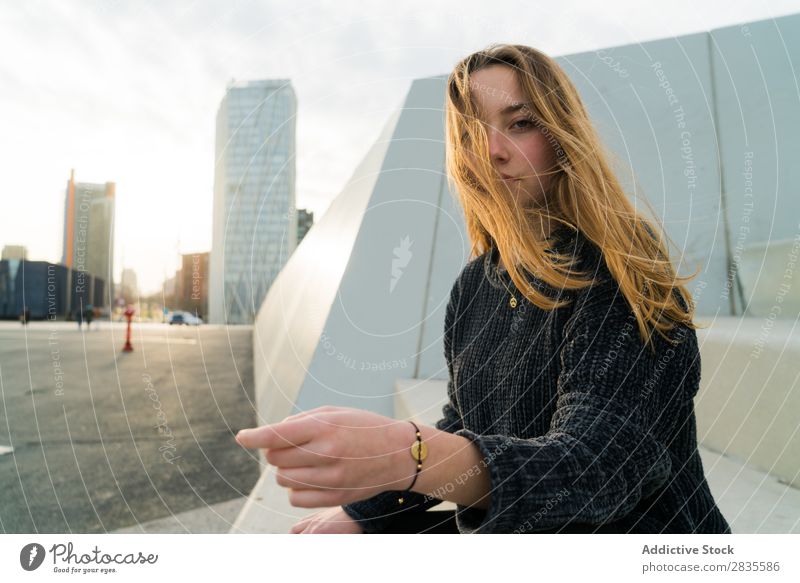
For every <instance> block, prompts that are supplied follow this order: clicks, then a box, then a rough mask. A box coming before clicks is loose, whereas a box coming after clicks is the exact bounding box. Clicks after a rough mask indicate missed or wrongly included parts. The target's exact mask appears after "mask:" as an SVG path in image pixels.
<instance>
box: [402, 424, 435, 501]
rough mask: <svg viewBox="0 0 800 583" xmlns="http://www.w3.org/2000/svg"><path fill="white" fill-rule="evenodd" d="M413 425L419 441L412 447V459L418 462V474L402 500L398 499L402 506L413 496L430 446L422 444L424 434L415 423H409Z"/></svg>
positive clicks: (403, 494)
mask: <svg viewBox="0 0 800 583" xmlns="http://www.w3.org/2000/svg"><path fill="white" fill-rule="evenodd" d="M409 423H411V425H413V426H414V429H415V430H416V431H417V440H416V441H415V442H414V443H413V444H412V445H411V457H412V458H414V461H416V462H417V473H416V474H414V479H413V480H412V482H411V485H410V486H409V487H408V488H406V490H405V491H404V492H403V493H402V494H401V495H400V498H398V499H397V503H398V504H402V503H403V502H404V501H405V497H406V496H408V495H409V494H411V488H413V487H414V484H416V483H417V476H419V472H420V470H422V460H424V459H425V458H426V457H427V456H428V446H427V445H425V444H424V443H422V434H421V433H420V432H419V427H417V424H416V423H414V422H413V421H409Z"/></svg>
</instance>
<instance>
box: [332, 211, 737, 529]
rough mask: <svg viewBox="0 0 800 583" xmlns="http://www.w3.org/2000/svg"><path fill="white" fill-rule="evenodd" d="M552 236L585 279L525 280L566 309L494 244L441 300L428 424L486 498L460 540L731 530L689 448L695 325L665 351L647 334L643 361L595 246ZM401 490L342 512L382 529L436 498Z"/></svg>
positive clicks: (466, 521) (628, 315) (577, 237)
mask: <svg viewBox="0 0 800 583" xmlns="http://www.w3.org/2000/svg"><path fill="white" fill-rule="evenodd" d="M554 237H555V239H556V243H555V247H556V248H557V249H558V250H560V251H562V252H566V253H569V254H570V255H574V256H575V257H578V258H580V264H579V267H580V268H581V269H589V272H590V273H592V274H594V283H593V284H592V286H590V287H588V288H586V289H584V290H579V291H576V292H570V291H567V290H563V291H562V290H555V289H553V288H551V287H549V286H547V285H546V284H545V283H544V282H542V281H540V280H538V279H536V278H534V277H533V276H530V275H529V276H528V279H529V280H530V281H531V282H532V283H533V284H534V285H537V286H538V287H539V289H541V290H543V291H545V292H547V293H550V294H551V295H552V296H553V297H556V296H560V297H562V298H564V297H568V298H571V299H573V302H572V303H571V304H570V305H569V306H567V307H564V308H560V309H557V310H553V311H550V312H548V311H545V310H542V309H540V308H538V307H536V306H535V305H533V304H532V303H531V302H529V301H528V300H527V299H525V298H524V296H523V295H522V294H521V293H519V292H518V291H517V290H516V288H515V287H514V284H513V283H512V281H511V277H510V276H509V275H508V273H507V272H506V271H505V270H502V271H501V270H499V269H498V265H497V264H498V256H499V254H498V252H497V248H496V247H495V246H492V248H491V249H490V250H489V251H487V252H486V253H484V254H483V255H481V256H480V257H478V258H476V259H473V260H472V261H470V262H469V263H468V264H467V265H466V266H465V267H464V269H463V270H462V272H461V273H460V274H459V276H458V278H457V280H456V282H455V284H454V285H453V288H452V291H451V294H450V300H449V303H448V306H447V311H446V316H445V330H444V349H445V359H446V361H447V366H448V372H449V382H448V397H449V402H448V403H447V404H446V405H445V406H444V407H443V412H442V413H443V416H442V419H440V420H439V421H438V422H437V423H436V427H437V428H438V429H440V430H443V431H448V432H451V433H454V434H456V435H460V436H463V437H466V438H468V439H469V440H471V441H472V442H473V443H474V445H475V446H477V447H478V448H479V450H480V452H481V453H482V455H483V457H484V462H485V464H486V466H485V468H483V469H482V471H488V472H489V476H490V478H491V489H492V490H491V504H490V507H489V508H488V510H484V509H478V508H468V507H465V506H461V505H459V506H458V512H457V514H456V521H457V524H458V529H459V531H460V532H461V533H463V534H468V533H512V532H524V533H534V532H550V533H558V532H564V533H575V532H586V533H591V532H608V533H628V532H630V533H729V532H730V527H729V525H728V523H727V521H726V520H725V518H724V517H723V516H722V514H721V513H720V511H719V509H718V508H717V505H716V503H715V501H714V499H713V497H712V495H711V492H710V490H709V488H708V484H707V482H706V479H705V476H704V471H703V466H702V463H701V460H700V456H699V453H698V451H697V436H696V423H695V416H694V403H693V398H694V396H695V395H696V393H697V390H698V386H699V382H700V353H699V350H698V346H697V336H696V334H695V332H694V330H692V329H690V328H688V327H686V326H683V325H682V326H680V327H678V328H675V329H673V331H672V338H675V339H679V340H681V342H680V344H678V345H676V346H672V345H671V344H669V343H667V342H666V340H664V339H663V338H661V336H659V335H658V334H655V335H654V339H655V343H656V353H655V354H653V353H652V352H651V350H650V348H649V347H647V346H645V344H644V341H643V340H642V338H641V336H640V334H639V329H638V327H637V325H636V319H635V317H634V313H633V311H632V309H631V307H630V306H629V305H628V304H627V302H626V301H625V298H624V296H623V295H622V293H621V292H620V290H619V287H618V285H617V283H616V282H615V281H614V279H613V278H612V277H611V274H610V272H609V271H608V268H607V266H606V264H605V262H604V261H603V259H602V254H601V252H600V251H599V249H598V248H597V247H596V246H594V245H593V244H591V243H590V242H589V241H588V240H586V239H585V238H583V236H582V235H581V234H580V233H579V232H578V233H574V232H572V231H569V230H567V229H566V228H564V227H560V228H559V229H558V230H557V231H556V232H555V234H554ZM503 282H504V283H505V285H506V286H507V287H508V289H510V290H511V291H512V292H514V295H515V297H516V298H517V301H518V304H517V307H516V308H511V307H510V306H509V298H510V296H509V292H508V291H507V290H506V288H505V287H504V286H503ZM675 294H676V296H677V297H679V299H680V300H681V302H682V303H683V305H684V307H685V306H686V304H685V302H684V301H683V298H682V297H681V296H680V295H679V294H678V293H677V291H676V292H675ZM423 471H424V470H423ZM454 478H455V476H454ZM399 494H400V492H397V491H390V492H383V493H381V494H378V495H376V496H373V497H372V498H369V499H367V500H362V501H359V502H354V503H351V504H346V505H344V506H343V508H344V510H345V511H346V512H347V513H348V514H349V515H350V516H351V517H353V518H354V519H356V520H357V521H359V522H360V523H361V525H362V527H363V528H364V531H365V532H366V533H373V532H391V524H392V520H393V519H394V518H395V517H396V516H397V515H398V513H400V512H423V511H425V510H427V509H429V508H431V507H433V506H435V505H437V504H439V503H440V502H441V500H440V499H437V498H431V497H428V496H426V495H423V494H419V493H416V492H412V493H411V495H410V496H406V500H405V503H404V504H402V505H401V504H398V500H397V499H398V495H399ZM442 497H445V496H442Z"/></svg>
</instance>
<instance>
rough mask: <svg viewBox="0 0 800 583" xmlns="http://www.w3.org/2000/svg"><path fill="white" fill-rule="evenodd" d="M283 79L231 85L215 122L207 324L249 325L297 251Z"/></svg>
mask: <svg viewBox="0 0 800 583" xmlns="http://www.w3.org/2000/svg"><path fill="white" fill-rule="evenodd" d="M296 111H297V99H296V97H295V93H294V90H293V89H292V86H291V84H290V83H289V81H288V80H286V79H279V80H263V81H250V82H243V83H233V82H232V83H231V84H229V85H228V87H227V91H226V94H225V97H224V98H223V100H222V103H221V104H220V107H219V111H218V113H217V121H216V156H215V161H216V163H215V169H214V218H213V234H212V248H211V258H210V276H211V279H210V287H209V319H210V322H212V323H218V324H252V322H253V320H254V317H255V313H256V312H257V310H258V308H259V306H260V305H261V303H262V301H263V300H264V297H265V296H266V294H267V291H268V290H269V288H270V286H271V285H272V282H273V281H274V280H275V277H276V276H277V275H278V273H279V272H280V270H281V269H282V268H283V266H284V264H285V263H286V261H287V259H288V258H289V256H290V255H291V253H292V251H293V250H294V248H295V246H296V245H297V215H296V213H294V212H292V209H294V208H295V204H294V202H295V119H296Z"/></svg>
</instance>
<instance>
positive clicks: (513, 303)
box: [497, 268, 517, 309]
mask: <svg viewBox="0 0 800 583" xmlns="http://www.w3.org/2000/svg"><path fill="white" fill-rule="evenodd" d="M497 275H498V276H499V279H500V283H502V284H503V287H504V288H506V291H507V292H508V295H510V296H511V299H510V300H508V305H509V306H511V308H512V309H513V308H516V307H517V298H515V297H514V294H513V293H511V290H510V289H508V286H507V285H506V282H505V281H503V274H502V273H500V269H499V268H498V270H497Z"/></svg>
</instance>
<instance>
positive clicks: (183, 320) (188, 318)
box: [169, 312, 203, 326]
mask: <svg viewBox="0 0 800 583" xmlns="http://www.w3.org/2000/svg"><path fill="white" fill-rule="evenodd" d="M169 323H170V326H171V325H173V324H177V325H181V324H185V325H187V326H199V325H200V324H202V323H203V319H202V318H198V317H197V316H195V315H194V314H192V313H191V312H172V314H170V317H169Z"/></svg>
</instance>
